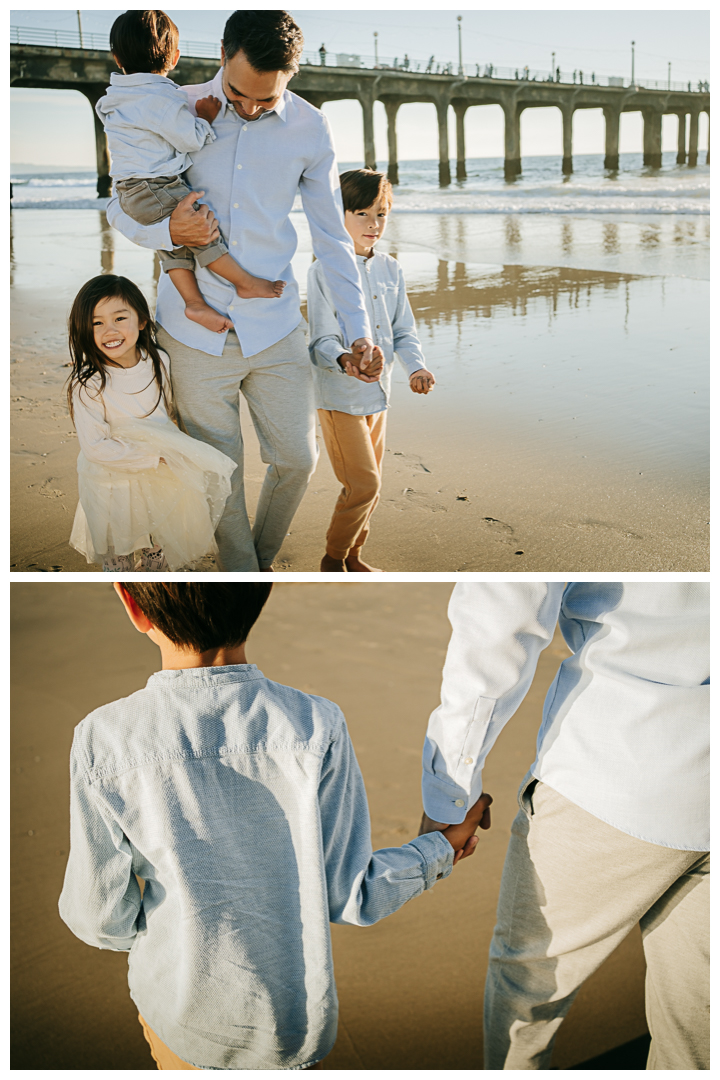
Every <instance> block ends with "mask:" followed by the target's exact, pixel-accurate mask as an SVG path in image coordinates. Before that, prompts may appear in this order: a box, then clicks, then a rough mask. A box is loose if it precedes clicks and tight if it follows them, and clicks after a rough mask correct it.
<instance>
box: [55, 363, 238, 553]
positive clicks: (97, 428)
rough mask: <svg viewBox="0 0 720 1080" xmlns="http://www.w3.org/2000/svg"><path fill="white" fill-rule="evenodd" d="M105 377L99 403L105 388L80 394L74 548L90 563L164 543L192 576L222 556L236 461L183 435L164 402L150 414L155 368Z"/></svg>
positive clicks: (120, 371)
mask: <svg viewBox="0 0 720 1080" xmlns="http://www.w3.org/2000/svg"><path fill="white" fill-rule="evenodd" d="M106 370H107V384H106V387H105V390H104V391H103V395H102V398H100V396H99V395H98V394H97V389H99V381H98V384H97V387H96V386H95V385H94V384H91V387H90V389H82V390H80V391H77V390H76V391H75V393H74V395H73V408H74V413H75V428H76V430H77V434H78V441H79V443H80V454H79V456H78V490H79V495H80V502H79V504H78V508H77V511H76V513H75V521H74V523H73V529H72V534H71V536H70V545H71V546H72V547H74V548H76V549H77V550H78V551H80V552H82V554H83V555H84V556H85V557H86V559H87V561H88V562H89V563H102V561H103V558H104V556H106V555H108V554H109V553H114V554H115V555H131V554H132V553H133V552H135V551H140V550H142V549H143V548H149V547H153V546H154V545H160V546H161V547H162V549H163V551H164V553H165V558H166V560H167V564H168V567H169V569H170V570H181V569H187V568H190V567H192V566H193V565H194V564H195V563H197V562H198V561H199V560H200V559H202V558H203V556H205V555H208V554H214V553H215V552H216V551H217V546H216V543H215V537H214V533H215V529H216V527H217V524H218V522H219V520H220V517H221V515H222V512H223V509H224V507H225V502H226V500H227V498H228V495H229V494H230V477H231V475H232V473H233V472H234V471H235V468H236V465H235V462H234V461H231V459H230V458H229V457H226V455H225V454H222V453H221V452H220V451H219V450H216V449H215V448H214V447H213V446H208V445H207V443H202V442H199V441H198V440H197V439H191V438H190V437H189V436H188V435H186V434H185V433H184V432H182V431H180V430H179V429H178V428H177V427H176V426H175V424H174V423H173V422H172V420H170V418H169V416H168V414H167V410H166V408H165V405H164V402H162V401H161V402H160V404H159V405H158V407H157V408H156V409H155V410H154V411H153V412H152V413H150V410H151V409H152V408H153V406H154V405H155V402H156V401H157V396H158V390H157V384H156V383H155V380H154V378H153V369H152V364H151V363H150V361H149V360H147V359H142V360H141V361H140V362H139V363H138V364H136V365H135V367H132V368H113V369H110V368H108V369H106ZM148 413H149V415H147V414H148ZM160 458H162V459H163V461H162V462H161V461H160Z"/></svg>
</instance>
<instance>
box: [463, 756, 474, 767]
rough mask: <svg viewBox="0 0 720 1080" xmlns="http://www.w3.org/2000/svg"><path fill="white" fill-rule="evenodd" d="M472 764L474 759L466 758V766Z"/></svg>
mask: <svg viewBox="0 0 720 1080" xmlns="http://www.w3.org/2000/svg"><path fill="white" fill-rule="evenodd" d="M472 763H473V759H472V758H471V757H466V758H465V764H466V765H472Z"/></svg>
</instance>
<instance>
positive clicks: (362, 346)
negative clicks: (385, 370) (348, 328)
mask: <svg viewBox="0 0 720 1080" xmlns="http://www.w3.org/2000/svg"><path fill="white" fill-rule="evenodd" d="M350 347H351V349H352V360H353V364H354V365H355V367H357V368H359V369H360V371H362V372H363V373H365V374H367V369H368V367H369V366H370V365H371V363H372V362H373V359H374V357H375V355H376V353H379V355H380V358H381V359H382V361H383V363H384V362H385V357H384V356H383V354H382V349H379V348H378V346H377V345H375V344H374V343H373V342H372V341H371V340H370V338H366V337H363V338H358V339H357V341H353V343H352V345H351V346H350Z"/></svg>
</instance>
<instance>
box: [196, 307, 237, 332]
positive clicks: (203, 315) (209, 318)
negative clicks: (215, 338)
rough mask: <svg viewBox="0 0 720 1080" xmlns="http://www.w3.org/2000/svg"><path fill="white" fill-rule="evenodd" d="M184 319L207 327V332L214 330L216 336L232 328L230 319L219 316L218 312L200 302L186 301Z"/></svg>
mask: <svg viewBox="0 0 720 1080" xmlns="http://www.w3.org/2000/svg"><path fill="white" fill-rule="evenodd" d="M185 317H186V318H188V319H192V321H193V322H196V323H200V325H201V326H205V327H207V329H208V330H214V331H215V332H216V333H218V334H222V333H223V331H224V330H232V328H233V324H232V321H231V320H230V319H228V318H227V317H226V316H225V315H221V314H220V312H219V311H216V310H215V308H211V307H210V305H209V304H205V303H203V301H201V300H189V301H188V303H187V304H186V305H185Z"/></svg>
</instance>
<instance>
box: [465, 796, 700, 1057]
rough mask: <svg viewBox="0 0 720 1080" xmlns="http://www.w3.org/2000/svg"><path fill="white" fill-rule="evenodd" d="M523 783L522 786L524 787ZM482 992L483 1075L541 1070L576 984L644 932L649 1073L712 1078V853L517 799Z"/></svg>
mask: <svg viewBox="0 0 720 1080" xmlns="http://www.w3.org/2000/svg"><path fill="white" fill-rule="evenodd" d="M528 779H529V778H528ZM521 805H522V807H523V809H521V810H520V812H519V813H518V815H517V817H516V818H515V821H514V823H513V827H512V833H511V837H510V844H509V847H508V852H507V856H506V859H505V868H504V870H503V877H502V884H501V886H500V900H499V903H498V921H497V926H496V927H495V933H494V936H493V939H492V943H491V945H490V966H489V968H488V976H487V983H486V986H485V1068H486V1069H519V1070H526V1069H547V1068H549V1067H550V1058H551V1055H552V1048H553V1042H554V1040H555V1035H556V1034H557V1030H558V1028H559V1027H560V1024H561V1023H562V1020H563V1018H564V1017H565V1015H566V1014H567V1012H568V1010H569V1008H570V1006H571V1004H572V1002H573V1001H574V999H575V995H576V994H577V992H578V990H579V989H580V986H581V985H582V983H583V982H584V981H585V979H587V978H588V976H589V975H591V974H592V973H593V971H595V970H596V969H597V968H598V967H599V966H600V964H601V963H602V962H603V960H605V958H606V957H608V956H609V955H610V953H611V952H612V951H613V950H614V949H615V948H616V947H617V946H618V945H619V944H620V942H621V941H622V940H623V938H624V937H625V936H626V935H627V934H628V933H629V932H630V930H632V928H633V927H634V926H635V925H637V923H638V922H639V923H640V929H641V931H642V938H643V949H644V951H645V959H646V961H647V977H646V982H645V1011H646V1014H647V1022H648V1027H649V1029H650V1034H651V1035H652V1043H651V1046H650V1056H649V1058H648V1063H647V1068H648V1069H708V1068H709V1067H710V1062H709V1035H710V1031H709V991H710V986H709V968H710V956H709V920H710V855H709V853H708V852H701V851H681V850H678V849H676V848H668V847H660V846H659V845H658V844H651V843H648V842H647V841H646V840H638V839H636V838H635V837H633V836H629V835H628V834H627V833H623V832H620V830H619V829H615V828H613V826H611V825H607V824H605V822H603V821H600V820H599V819H598V818H596V817H595V816H594V815H593V814H589V813H587V811H585V810H581V809H580V807H579V806H576V805H575V804H574V803H571V802H570V801H569V800H568V799H566V798H564V796H562V795H560V794H559V793H558V792H557V791H554V790H553V788H551V787H548V786H547V784H542V783H540V782H538V781H534V782H533V783H531V784H529V785H527V788H526V790H525V791H524V792H523V790H522V789H521Z"/></svg>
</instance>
